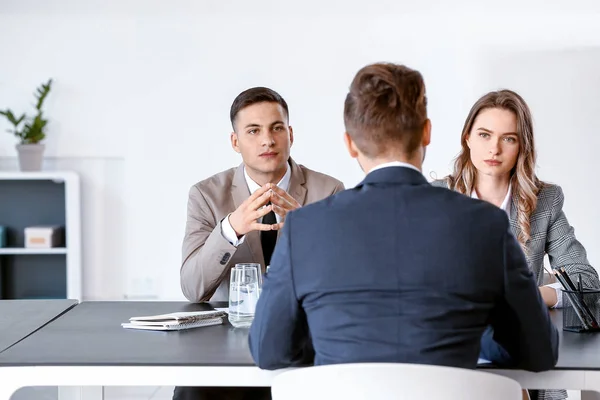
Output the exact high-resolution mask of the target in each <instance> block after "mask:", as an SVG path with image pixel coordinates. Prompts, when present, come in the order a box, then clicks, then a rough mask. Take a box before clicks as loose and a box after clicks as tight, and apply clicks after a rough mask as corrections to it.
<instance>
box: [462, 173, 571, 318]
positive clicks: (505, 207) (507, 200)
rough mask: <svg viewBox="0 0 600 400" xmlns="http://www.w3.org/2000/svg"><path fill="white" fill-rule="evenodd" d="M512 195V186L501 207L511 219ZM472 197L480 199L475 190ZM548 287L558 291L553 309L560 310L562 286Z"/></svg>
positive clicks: (558, 284) (558, 283)
mask: <svg viewBox="0 0 600 400" xmlns="http://www.w3.org/2000/svg"><path fill="white" fill-rule="evenodd" d="M511 194H512V185H510V184H509V185H508V192H507V193H506V197H505V198H504V201H503V202H502V204H501V205H500V208H501V209H503V210H504V211H506V214H507V215H508V216H509V218H510V198H511ZM471 197H472V198H474V199H479V197H478V196H477V192H476V191H475V190H473V191H472V192H471ZM546 286H548V287H551V288H553V289H554V290H556V299H557V300H556V304H555V305H553V306H552V308H560V307H562V290H561V286H560V282H557V283H551V284H550V285H546Z"/></svg>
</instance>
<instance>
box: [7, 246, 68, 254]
mask: <svg viewBox="0 0 600 400" xmlns="http://www.w3.org/2000/svg"><path fill="white" fill-rule="evenodd" d="M6 254H9V255H20V254H24V255H25V254H31V255H34V254H67V249H66V248H64V247H53V248H50V249H29V248H22V247H0V255H6Z"/></svg>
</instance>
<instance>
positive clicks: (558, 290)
mask: <svg viewBox="0 0 600 400" xmlns="http://www.w3.org/2000/svg"><path fill="white" fill-rule="evenodd" d="M546 286H547V287H551V288H553V289H554V290H556V299H557V300H556V304H555V305H553V306H552V308H562V295H563V292H562V286H561V285H560V282H555V283H551V284H549V285H546Z"/></svg>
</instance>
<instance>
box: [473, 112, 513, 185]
mask: <svg viewBox="0 0 600 400" xmlns="http://www.w3.org/2000/svg"><path fill="white" fill-rule="evenodd" d="M467 146H469V149H470V153H471V162H472V163H473V165H474V166H475V168H477V171H478V173H481V174H484V175H489V176H496V177H501V176H504V175H510V171H511V170H512V169H513V168H514V166H515V165H516V164H517V158H518V156H519V148H520V144H519V136H518V133H517V117H516V115H515V114H514V113H513V112H512V111H509V110H505V109H501V108H488V109H485V110H483V111H481V112H480V113H479V115H477V117H476V118H475V121H474V123H473V127H472V128H471V132H469V134H468V136H467Z"/></svg>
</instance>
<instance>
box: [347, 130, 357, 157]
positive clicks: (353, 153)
mask: <svg viewBox="0 0 600 400" xmlns="http://www.w3.org/2000/svg"><path fill="white" fill-rule="evenodd" d="M344 143H345V144H346V149H348V154H350V157H352V158H357V157H358V148H357V147H356V143H354V140H352V138H351V137H350V135H349V134H348V132H344Z"/></svg>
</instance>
